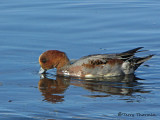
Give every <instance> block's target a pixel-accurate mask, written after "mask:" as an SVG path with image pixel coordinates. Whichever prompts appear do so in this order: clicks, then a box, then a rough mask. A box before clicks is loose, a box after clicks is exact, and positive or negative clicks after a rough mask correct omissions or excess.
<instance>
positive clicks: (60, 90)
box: [38, 76, 69, 103]
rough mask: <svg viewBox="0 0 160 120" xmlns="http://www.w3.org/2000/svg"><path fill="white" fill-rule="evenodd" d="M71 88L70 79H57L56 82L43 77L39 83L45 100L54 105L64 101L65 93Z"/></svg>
mask: <svg viewBox="0 0 160 120" xmlns="http://www.w3.org/2000/svg"><path fill="white" fill-rule="evenodd" d="M68 86H69V79H66V78H64V77H58V76H57V77H56V80H53V79H49V78H47V77H46V76H43V78H42V79H40V81H39V83H38V87H39V90H40V91H41V92H42V95H43V96H44V100H45V101H48V102H52V103H56V102H62V101H64V92H65V90H66V89H67V88H68Z"/></svg>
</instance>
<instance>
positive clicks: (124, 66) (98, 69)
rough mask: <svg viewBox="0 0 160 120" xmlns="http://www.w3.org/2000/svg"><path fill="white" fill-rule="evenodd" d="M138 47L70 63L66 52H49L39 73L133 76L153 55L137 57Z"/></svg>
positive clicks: (44, 56)
mask: <svg viewBox="0 0 160 120" xmlns="http://www.w3.org/2000/svg"><path fill="white" fill-rule="evenodd" d="M141 48H143V47H138V48H135V49H132V50H129V51H126V52H123V53H118V54H94V55H88V56H84V57H82V58H80V59H79V60H75V61H74V62H73V61H72V62H71V61H70V60H69V59H68V57H67V55H66V54H65V53H64V52H61V51H58V50H48V51H46V52H44V53H42V54H41V55H40V57H39V64H40V66H41V68H40V71H39V73H40V74H42V73H45V72H46V71H47V70H49V69H52V68H56V69H57V75H63V76H77V77H107V76H120V75H125V74H133V73H134V71H135V70H136V69H137V68H138V67H139V66H140V65H141V64H142V63H144V62H145V61H147V60H149V59H150V58H151V57H152V56H153V55H148V56H146V57H135V56H134V55H135V53H137V52H142V51H138V50H139V49H141Z"/></svg>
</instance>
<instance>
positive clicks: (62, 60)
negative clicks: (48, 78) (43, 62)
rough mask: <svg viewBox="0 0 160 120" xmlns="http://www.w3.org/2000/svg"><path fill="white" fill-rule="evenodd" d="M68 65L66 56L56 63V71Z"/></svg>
mask: <svg viewBox="0 0 160 120" xmlns="http://www.w3.org/2000/svg"><path fill="white" fill-rule="evenodd" d="M68 65H70V61H69V59H68V57H67V56H64V58H63V59H60V60H59V61H58V64H57V66H56V68H57V70H60V69H63V67H65V66H68Z"/></svg>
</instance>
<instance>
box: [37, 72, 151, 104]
mask: <svg viewBox="0 0 160 120" xmlns="http://www.w3.org/2000/svg"><path fill="white" fill-rule="evenodd" d="M140 80H142V79H140V78H137V77H136V76H135V75H126V76H120V77H109V78H95V79H80V78H79V79H78V78H73V77H62V76H56V80H54V79H50V78H47V77H46V76H43V78H42V79H40V81H39V90H40V91H41V92H42V95H43V96H44V100H46V101H49V102H52V103H56V102H62V101H64V92H65V90H66V89H67V88H68V87H69V85H74V86H78V87H83V88H84V89H86V90H89V91H91V94H90V95H85V96H87V97H109V96H112V95H119V96H129V98H127V99H126V98H121V100H127V101H132V102H134V100H132V99H133V98H134V99H136V97H135V95H133V94H134V93H149V92H150V91H146V90H144V88H143V87H142V83H140V82H138V81H140ZM93 92H94V94H93ZM138 98H140V95H138Z"/></svg>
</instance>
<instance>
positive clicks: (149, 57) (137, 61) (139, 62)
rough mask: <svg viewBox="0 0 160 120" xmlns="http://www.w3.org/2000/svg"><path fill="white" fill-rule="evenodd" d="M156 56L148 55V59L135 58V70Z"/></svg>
mask: <svg viewBox="0 0 160 120" xmlns="http://www.w3.org/2000/svg"><path fill="white" fill-rule="evenodd" d="M153 56H154V55H148V56H146V57H138V58H134V63H135V66H134V69H135V70H136V69H137V68H138V67H139V66H140V65H141V64H142V63H144V62H145V61H147V60H149V59H151V58H152V57H153Z"/></svg>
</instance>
